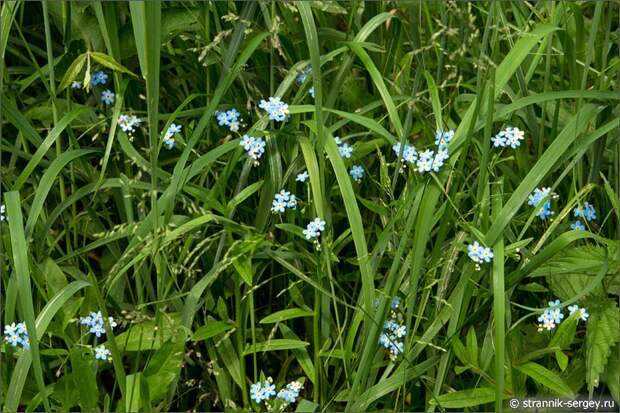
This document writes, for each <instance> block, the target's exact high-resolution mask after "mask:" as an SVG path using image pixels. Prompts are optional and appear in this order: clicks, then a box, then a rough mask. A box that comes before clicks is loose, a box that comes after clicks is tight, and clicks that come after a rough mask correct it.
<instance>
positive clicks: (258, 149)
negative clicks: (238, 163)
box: [239, 135, 266, 163]
mask: <svg viewBox="0 0 620 413" xmlns="http://www.w3.org/2000/svg"><path fill="white" fill-rule="evenodd" d="M239 145H241V146H243V149H245V150H246V151H247V153H248V156H249V157H250V158H252V159H254V161H255V163H258V160H259V159H260V157H261V156H263V154H264V153H265V146H266V143H265V141H264V140H263V138H255V137H254V136H248V135H243V137H242V138H241V142H239Z"/></svg>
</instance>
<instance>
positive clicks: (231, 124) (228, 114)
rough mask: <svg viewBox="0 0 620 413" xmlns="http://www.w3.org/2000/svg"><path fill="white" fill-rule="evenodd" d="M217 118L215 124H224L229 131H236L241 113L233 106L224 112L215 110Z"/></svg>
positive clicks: (239, 123)
mask: <svg viewBox="0 0 620 413" xmlns="http://www.w3.org/2000/svg"><path fill="white" fill-rule="evenodd" d="M215 116H216V118H217V124H218V125H220V126H226V127H227V128H228V129H230V131H231V132H237V131H238V130H239V126H240V125H241V114H240V113H239V111H238V110H237V109H235V108H232V109H230V110H227V111H225V112H215Z"/></svg>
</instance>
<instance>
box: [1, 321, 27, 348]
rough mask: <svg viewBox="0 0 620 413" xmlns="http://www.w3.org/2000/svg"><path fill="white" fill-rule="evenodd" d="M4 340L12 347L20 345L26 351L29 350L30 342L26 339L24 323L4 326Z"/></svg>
mask: <svg viewBox="0 0 620 413" xmlns="http://www.w3.org/2000/svg"><path fill="white" fill-rule="evenodd" d="M4 336H5V337H4V339H5V340H6V342H7V343H9V344H10V345H11V346H12V347H17V345H21V346H22V347H23V348H25V349H26V350H30V340H29V339H28V330H27V329H26V323H24V322H21V323H17V324H15V323H12V324H7V325H5V326H4Z"/></svg>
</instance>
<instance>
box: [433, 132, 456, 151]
mask: <svg viewBox="0 0 620 413" xmlns="http://www.w3.org/2000/svg"><path fill="white" fill-rule="evenodd" d="M452 138H454V131H453V130H449V131H446V132H444V131H442V130H438V131H437V132H435V145H437V149H438V150H442V149H446V150H447V149H448V144H449V143H450V141H451V140H452Z"/></svg>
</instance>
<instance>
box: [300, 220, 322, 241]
mask: <svg viewBox="0 0 620 413" xmlns="http://www.w3.org/2000/svg"><path fill="white" fill-rule="evenodd" d="M321 231H325V221H323V220H322V219H321V218H315V219H314V221H311V222H310V223H309V224H308V226H307V227H306V229H304V231H303V232H304V236H305V237H306V239H307V240H311V239H312V238H319V236H320V235H321ZM315 242H316V240H315Z"/></svg>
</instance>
